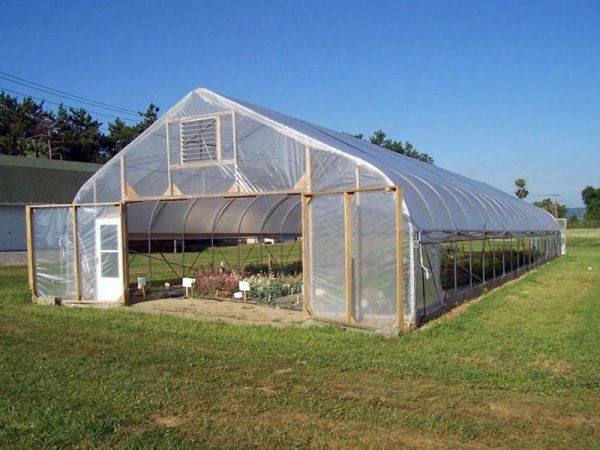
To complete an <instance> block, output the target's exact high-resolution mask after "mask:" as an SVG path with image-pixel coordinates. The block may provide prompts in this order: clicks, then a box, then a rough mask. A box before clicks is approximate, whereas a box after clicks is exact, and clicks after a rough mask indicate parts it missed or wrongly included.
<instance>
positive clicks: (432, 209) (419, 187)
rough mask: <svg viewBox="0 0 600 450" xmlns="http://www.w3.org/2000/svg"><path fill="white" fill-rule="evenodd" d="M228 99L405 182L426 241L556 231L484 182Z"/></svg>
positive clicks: (545, 218)
mask: <svg viewBox="0 0 600 450" xmlns="http://www.w3.org/2000/svg"><path fill="white" fill-rule="evenodd" d="M229 100H230V101H231V102H233V103H235V104H238V105H242V106H244V107H245V108H247V109H248V110H251V111H253V112H255V113H256V114H258V115H260V116H262V117H264V118H265V119H266V120H270V121H271V123H272V124H273V126H274V127H277V126H279V127H280V129H281V132H287V133H289V134H290V135H294V136H297V137H296V139H298V140H300V141H302V139H304V140H306V141H307V143H309V145H310V143H312V145H313V146H314V148H318V149H320V150H323V151H326V152H329V153H331V154H332V155H335V156H337V157H338V158H337V159H340V158H341V159H347V160H352V161H354V162H355V163H356V164H359V165H360V166H361V170H362V169H363V168H364V169H367V170H370V171H372V172H374V173H379V174H381V176H382V178H385V179H387V180H388V183H389V184H393V185H400V186H403V189H404V200H405V203H406V205H407V207H408V210H409V211H410V215H411V221H412V224H413V226H414V228H415V229H416V230H418V231H419V232H421V240H422V241H423V242H442V241H447V240H453V239H458V238H459V237H460V236H467V237H470V238H477V237H480V236H484V235H487V236H488V237H489V236H504V235H516V236H520V235H533V234H542V233H551V232H555V231H557V225H556V221H555V220H554V218H553V217H552V216H551V215H550V214H549V213H548V212H546V211H545V210H543V209H540V208H537V207H535V206H533V205H530V204H528V203H526V202H524V201H522V200H519V199H518V198H516V197H515V196H514V195H509V194H507V193H504V192H502V191H500V190H498V189H495V188H493V187H491V186H489V185H487V184H485V183H481V182H478V181H474V180H471V179H469V178H466V177H463V176H461V175H458V174H455V173H452V172H449V171H447V170H444V169H440V168H439V167H435V166H433V165H431V164H426V163H424V162H422V161H418V160H416V159H413V158H409V157H406V156H404V155H400V154H398V153H395V152H392V151H388V150H385V149H382V148H381V147H379V146H376V145H373V144H371V143H369V142H366V141H362V140H359V139H355V138H353V137H352V136H350V135H347V134H344V133H339V132H336V131H332V130H329V129H327V128H324V127H321V126H319V125H315V124H311V123H308V122H306V121H303V120H300V119H296V118H293V117H290V116H286V115H285V114H281V113H278V112H276V111H272V110H269V109H267V108H264V107H261V106H257V105H253V104H251V103H247V102H244V101H240V100H235V99H229ZM315 141H316V142H318V143H320V144H315ZM321 159H322V160H324V159H325V158H321ZM342 164H343V163H342ZM327 166H328V165H327V164H325V167H327ZM338 176H339V174H335V175H334V176H333V177H334V178H336V177H338ZM348 176H349V175H348ZM347 184H348V182H347V181H346V182H345V183H344V187H346V185H347Z"/></svg>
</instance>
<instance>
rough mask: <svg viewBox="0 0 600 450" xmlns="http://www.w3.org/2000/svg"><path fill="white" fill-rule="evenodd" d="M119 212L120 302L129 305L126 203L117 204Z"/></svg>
mask: <svg viewBox="0 0 600 450" xmlns="http://www.w3.org/2000/svg"><path fill="white" fill-rule="evenodd" d="M119 214H120V216H121V245H122V246H123V249H122V251H121V258H122V261H123V262H122V273H121V275H122V276H123V297H122V303H123V304H125V305H129V243H128V240H127V205H126V204H124V203H121V204H119Z"/></svg>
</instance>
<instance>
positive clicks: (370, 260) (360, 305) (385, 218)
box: [350, 191, 398, 330]
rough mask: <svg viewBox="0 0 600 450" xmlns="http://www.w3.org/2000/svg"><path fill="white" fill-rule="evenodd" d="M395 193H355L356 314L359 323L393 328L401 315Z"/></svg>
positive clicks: (354, 308)
mask: <svg viewBox="0 0 600 450" xmlns="http://www.w3.org/2000/svg"><path fill="white" fill-rule="evenodd" d="M395 195H396V194H395V193H394V192H385V191H374V192H357V193H355V194H354V195H353V196H352V199H351V208H350V217H351V236H352V266H353V267H352V285H353V317H354V320H356V322H357V323H359V324H361V325H366V326H370V327H373V328H378V329H389V330H391V329H392V328H394V326H395V325H396V321H397V317H398V302H397V300H396V289H397V284H396V281H397V276H396V274H397V270H398V269H397V267H398V264H397V261H396V251H395V247H396V215H395V214H390V212H392V213H393V212H394V211H395V210H396V199H395Z"/></svg>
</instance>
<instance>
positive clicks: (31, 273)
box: [25, 206, 35, 295]
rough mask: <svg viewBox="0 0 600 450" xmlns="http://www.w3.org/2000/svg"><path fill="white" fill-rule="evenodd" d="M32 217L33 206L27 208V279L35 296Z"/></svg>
mask: <svg viewBox="0 0 600 450" xmlns="http://www.w3.org/2000/svg"><path fill="white" fill-rule="evenodd" d="M32 215H33V208H32V207H31V206H26V207H25V228H26V233H27V277H28V280H29V289H30V290H31V293H32V294H33V295H35V274H34V271H33V268H34V266H33V263H34V260H33V259H34V256H33V251H34V250H33V229H32Z"/></svg>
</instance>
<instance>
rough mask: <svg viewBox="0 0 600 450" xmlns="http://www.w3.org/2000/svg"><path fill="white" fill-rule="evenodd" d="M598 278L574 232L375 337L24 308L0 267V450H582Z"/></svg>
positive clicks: (595, 372)
mask: <svg viewBox="0 0 600 450" xmlns="http://www.w3.org/2000/svg"><path fill="white" fill-rule="evenodd" d="M588 267H592V271H588V270H587V268H588ZM599 274H600V234H591V235H588V236H578V235H574V237H573V238H571V239H570V241H569V248H568V255H567V256H566V257H563V258H560V259H559V260H556V261H553V262H552V263H550V264H548V265H546V266H544V267H542V268H540V269H538V270H536V271H534V272H532V273H529V274H527V275H525V276H524V277H522V278H521V279H520V280H518V281H515V282H513V283H509V284H507V285H505V286H504V287H502V288H500V289H497V290H495V291H492V292H491V293H489V294H487V295H486V296H484V297H483V298H482V299H481V300H480V301H478V302H475V303H473V304H472V305H471V306H470V307H468V308H466V309H465V310H464V311H463V312H462V313H461V314H451V315H448V316H446V317H443V318H441V319H440V320H438V321H436V322H435V323H431V324H429V325H427V326H426V327H424V328H423V329H420V330H418V331H416V332H414V333H411V334H409V335H406V336H402V337H400V338H398V339H392V340H388V339H384V338H382V337H380V336H376V335H372V334H364V333H354V332H340V331H339V330H337V329H336V328H334V327H325V328H311V329H291V328H290V329H275V328H270V327H253V326H235V325H225V324H219V323H208V322H198V321H192V320H185V319H179V318H174V317H162V316H154V315H143V314H141V313H136V312H132V311H129V310H97V309H96V310H94V309H77V308H59V307H43V306H34V305H31V304H30V303H29V301H28V294H27V292H26V270H25V268H23V267H9V268H0V280H1V283H0V447H2V448H32V447H37V448H40V447H41V448H48V447H53V448H54V447H58V448H61V447H79V448H91V447H120V448H121V447H124V448H145V447H153V448H163V447H178V448H191V447H195V448H198V447H200V448H257V447H259V448H281V447H285V448H307V447H308V448H311V447H312V448H323V447H331V448H347V447H351V448H361V447H372V448H373V447H375V448H399V447H426V448H436V447H444V448H465V447H478V448H481V447H513V448H514V447H518V448H520V447H534V448H589V447H594V446H597V445H598V442H599V441H600V433H599V429H600V418H599V417H600V406H599V405H600V389H599V387H600V375H599V373H600V372H599V369H600V350H599V349H600V321H598V317H600V301H599V298H598V297H599V294H598V292H600V276H599ZM451 316H452V317H451Z"/></svg>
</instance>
